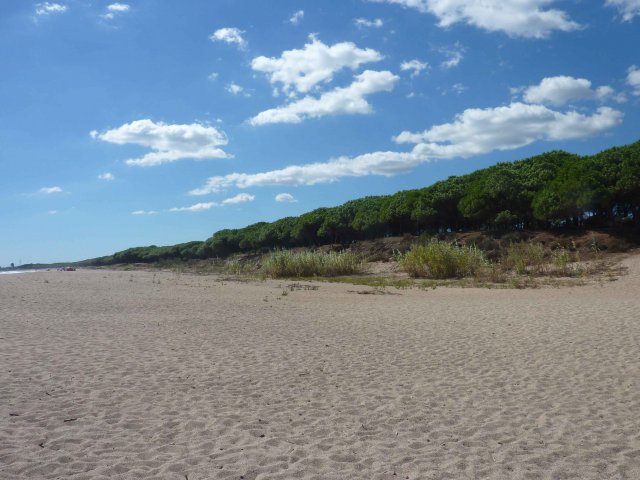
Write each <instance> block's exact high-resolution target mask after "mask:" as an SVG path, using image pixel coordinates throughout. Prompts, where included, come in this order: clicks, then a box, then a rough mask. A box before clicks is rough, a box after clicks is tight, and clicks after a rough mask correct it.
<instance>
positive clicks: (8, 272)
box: [0, 270, 46, 275]
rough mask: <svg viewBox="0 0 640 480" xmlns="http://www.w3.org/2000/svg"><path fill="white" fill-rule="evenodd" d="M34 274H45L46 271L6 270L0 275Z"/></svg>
mask: <svg viewBox="0 0 640 480" xmlns="http://www.w3.org/2000/svg"><path fill="white" fill-rule="evenodd" d="M34 272H46V270H6V271H4V272H0V275H14V274H16V273H34Z"/></svg>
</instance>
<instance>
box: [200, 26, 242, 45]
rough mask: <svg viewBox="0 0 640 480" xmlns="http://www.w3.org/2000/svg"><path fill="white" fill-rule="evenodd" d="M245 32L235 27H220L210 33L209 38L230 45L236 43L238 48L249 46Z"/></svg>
mask: <svg viewBox="0 0 640 480" xmlns="http://www.w3.org/2000/svg"><path fill="white" fill-rule="evenodd" d="M243 33H244V31H243V30H240V29H238V28H235V27H225V28H219V29H218V30H216V31H215V32H213V33H212V34H211V35H209V40H211V41H212V42H225V43H228V44H230V45H233V44H236V45H237V46H238V48H241V49H243V48H246V46H247V41H246V40H245V39H244V38H243V37H242V34H243Z"/></svg>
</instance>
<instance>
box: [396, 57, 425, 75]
mask: <svg viewBox="0 0 640 480" xmlns="http://www.w3.org/2000/svg"><path fill="white" fill-rule="evenodd" d="M427 68H429V64H428V63H426V62H421V61H420V60H410V61H408V62H402V63H401V64H400V70H402V71H403V72H406V71H408V70H411V77H412V78H413V77H417V76H418V75H420V72H422V71H423V70H426V69H427Z"/></svg>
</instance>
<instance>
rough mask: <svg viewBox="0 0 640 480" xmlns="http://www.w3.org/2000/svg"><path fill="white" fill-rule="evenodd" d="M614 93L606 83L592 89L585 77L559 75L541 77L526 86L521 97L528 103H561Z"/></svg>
mask: <svg viewBox="0 0 640 480" xmlns="http://www.w3.org/2000/svg"><path fill="white" fill-rule="evenodd" d="M614 93H615V92H614V90H613V88H611V87H609V86H608V85H605V86H602V87H598V88H596V89H592V88H591V82H590V81H589V80H587V79H586V78H573V77H568V76H565V75H560V76H557V77H547V78H543V79H542V81H541V82H540V84H539V85H531V86H529V87H527V88H526V89H525V90H524V95H523V99H524V101H525V102H529V103H544V104H548V103H550V104H553V105H563V104H565V103H567V102H569V101H571V100H602V99H605V98H607V97H610V96H612V95H613V94H614Z"/></svg>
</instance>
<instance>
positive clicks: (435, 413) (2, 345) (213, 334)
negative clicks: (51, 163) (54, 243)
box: [0, 256, 640, 480]
mask: <svg viewBox="0 0 640 480" xmlns="http://www.w3.org/2000/svg"><path fill="white" fill-rule="evenodd" d="M625 264H626V265H627V266H628V267H629V274H628V275H626V276H623V277H621V278H620V279H618V280H617V281H613V282H606V283H603V284H594V285H591V286H585V287H572V288H561V289H551V288H543V289H536V290H483V289H460V288H438V289H435V290H425V291H423V290H419V289H413V290H397V289H394V288H388V289H387V290H386V291H385V293H384V294H369V295H365V294H361V293H362V292H369V293H371V292H372V289H371V288H369V287H357V286H352V285H340V284H327V283H302V284H301V285H302V286H305V287H307V288H299V287H296V286H294V287H289V286H288V285H290V284H291V283H292V282H290V281H265V282H260V281H253V282H236V281H224V280H221V279H220V278H219V277H214V276H195V275H186V274H183V275H180V274H176V273H169V272H166V273H152V272H141V271H135V272H124V271H108V270H81V271H77V272H40V273H30V274H24V275H4V276H0V305H1V311H2V313H1V315H0V363H1V364H2V368H1V369H0V478H2V479H54V478H60V479H62V478H64V479H114V478H118V479H146V478H158V479H180V480H185V479H187V480H197V479H217V478H220V479H227V478H228V479H246V480H253V479H395V478H402V479H581V480H585V479H638V478H640V361H639V352H640V256H635V257H631V258H630V259H628V260H626V261H625ZM311 286H313V288H308V287H311ZM316 287H317V288H316ZM378 293H379V292H378Z"/></svg>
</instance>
